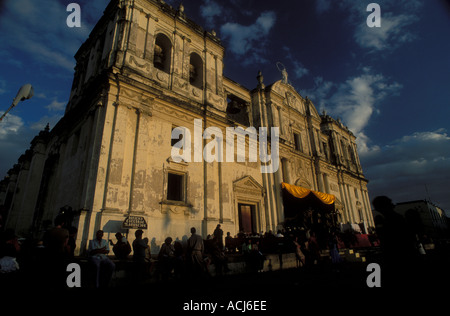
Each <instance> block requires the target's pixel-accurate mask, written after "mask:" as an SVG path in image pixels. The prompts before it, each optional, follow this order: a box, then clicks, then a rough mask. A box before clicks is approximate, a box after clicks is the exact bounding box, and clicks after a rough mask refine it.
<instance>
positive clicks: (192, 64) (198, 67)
mask: <svg viewBox="0 0 450 316" xmlns="http://www.w3.org/2000/svg"><path fill="white" fill-rule="evenodd" d="M189 83H190V84H191V85H193V86H194V87H197V88H199V89H203V60H202V58H201V57H200V56H199V55H198V54H197V53H192V54H191V56H190V58H189Z"/></svg>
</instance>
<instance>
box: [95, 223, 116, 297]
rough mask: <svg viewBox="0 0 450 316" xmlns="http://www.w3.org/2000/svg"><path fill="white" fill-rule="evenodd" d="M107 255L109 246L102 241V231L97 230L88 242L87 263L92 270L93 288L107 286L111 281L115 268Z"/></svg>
mask: <svg viewBox="0 0 450 316" xmlns="http://www.w3.org/2000/svg"><path fill="white" fill-rule="evenodd" d="M108 253H109V244H108V242H107V241H106V239H103V230H98V231H97V233H96V234H95V238H94V239H92V240H91V241H89V247H88V256H89V258H88V262H89V263H90V265H91V266H92V267H93V268H94V280H95V287H97V288H98V287H104V286H107V285H108V283H109V281H111V278H112V275H113V272H114V270H115V268H116V266H115V264H114V262H112V261H111V260H110V259H109V258H108V256H107V254H108Z"/></svg>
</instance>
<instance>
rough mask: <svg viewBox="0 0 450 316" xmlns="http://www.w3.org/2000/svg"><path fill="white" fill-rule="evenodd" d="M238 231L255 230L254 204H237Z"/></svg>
mask: <svg viewBox="0 0 450 316" xmlns="http://www.w3.org/2000/svg"><path fill="white" fill-rule="evenodd" d="M238 213H239V231H240V232H243V233H245V234H251V233H253V232H256V231H257V230H256V209H255V205H251V204H241V203H239V204H238Z"/></svg>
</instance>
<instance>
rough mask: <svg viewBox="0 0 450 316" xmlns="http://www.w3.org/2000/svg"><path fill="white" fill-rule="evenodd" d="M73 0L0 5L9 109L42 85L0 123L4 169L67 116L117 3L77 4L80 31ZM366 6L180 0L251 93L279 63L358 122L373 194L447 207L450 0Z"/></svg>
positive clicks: (1, 106)
mask: <svg viewBox="0 0 450 316" xmlns="http://www.w3.org/2000/svg"><path fill="white" fill-rule="evenodd" d="M71 2H75V1H60V0H39V1H36V0H3V1H0V43H1V46H0V112H3V111H5V110H6V109H7V108H8V107H9V105H10V104H11V102H12V99H13V98H14V97H15V95H16V93H17V91H18V89H19V88H20V86H22V85H23V84H25V83H31V84H32V85H33V87H34V92H35V95H34V97H33V98H32V99H30V100H26V101H24V102H21V103H20V104H19V105H18V106H17V107H16V108H14V109H13V110H12V111H11V112H10V113H9V114H8V115H7V117H6V118H5V119H4V120H3V121H2V122H1V123H0V177H3V176H4V175H6V173H7V171H8V169H9V168H11V167H12V165H13V164H14V163H15V162H16V161H17V158H18V157H19V156H20V154H22V153H23V152H24V151H25V149H27V148H28V147H29V143H30V141H31V140H32V138H33V136H34V135H36V134H37V133H38V132H39V131H40V130H41V129H43V128H44V127H45V125H46V124H47V123H49V124H50V127H53V126H54V125H55V123H56V122H57V121H58V120H59V119H60V118H61V117H62V115H63V113H64V108H65V105H66V104H67V101H68V97H69V92H70V88H71V85H72V78H73V72H74V71H73V68H74V66H75V61H74V58H73V56H74V54H75V53H76V51H77V49H78V48H79V47H80V45H81V44H82V43H83V41H84V40H85V39H86V38H87V36H88V35H89V32H90V30H91V29H92V27H93V26H94V25H95V22H96V21H97V20H98V19H99V17H100V16H101V14H102V12H103V9H104V8H105V7H106V4H107V3H108V0H95V1H88V0H82V1H81V0H80V1H77V2H76V3H78V4H79V5H80V7H81V27H80V28H69V27H68V26H67V24H66V18H67V16H68V15H69V14H70V13H69V12H67V11H66V8H67V5H68V4H69V3H71ZM166 2H167V3H169V4H171V5H173V6H174V7H178V5H179V3H180V2H182V1H181V0H166ZM369 3H371V1H352V0H341V1H334V0H297V1H291V0H278V1H267V0H258V1H257V0H221V1H219V0H189V1H188V0H184V1H183V4H184V6H185V12H186V14H187V16H188V17H189V18H190V19H192V20H193V21H195V22H197V24H199V25H201V26H203V27H204V28H205V29H206V30H212V29H214V30H215V31H216V33H217V34H218V36H219V37H220V38H221V40H222V42H223V44H224V46H225V47H226V59H225V70H224V71H225V75H226V76H227V77H229V78H231V79H233V80H234V81H237V82H239V83H240V84H242V85H244V86H246V87H248V88H249V89H252V88H254V87H255V86H256V83H257V81H256V75H257V73H258V71H259V70H261V71H262V72H263V74H264V80H265V83H266V85H267V84H270V83H272V82H274V81H276V80H278V79H280V78H281V74H280V71H279V70H278V68H277V63H278V65H279V66H280V65H281V64H282V65H284V67H285V68H286V69H287V71H288V74H289V81H290V83H291V85H292V86H294V87H295V88H296V90H297V91H298V92H299V93H300V94H301V95H302V96H304V97H305V96H308V97H309V98H310V99H311V100H313V102H314V104H315V105H316V107H317V109H318V110H319V111H320V112H322V111H323V110H325V111H327V113H328V114H330V115H332V116H333V117H335V118H340V119H341V120H342V121H343V122H344V123H345V124H346V125H347V126H348V127H349V128H350V129H351V130H352V132H353V133H354V134H355V135H356V136H357V138H358V150H359V154H360V158H361V162H362V165H363V170H364V173H365V175H366V177H367V178H368V179H369V181H370V182H369V194H370V196H371V198H373V197H375V196H377V195H388V196H390V197H391V198H392V199H393V201H394V202H395V203H397V202H404V201H409V200H418V199H424V198H429V199H431V201H433V202H434V203H435V204H437V205H439V206H441V207H442V208H444V209H445V210H447V211H450V135H449V133H450V124H449V117H450V40H449V39H450V4H449V1H446V0H427V1H425V0H395V1H394V0H390V1H388V0H382V1H377V2H376V3H377V4H379V6H380V8H381V27H379V28H377V27H374V28H370V27H368V25H367V17H368V16H369V15H370V14H371V12H368V11H367V10H366V9H367V6H368V4H369ZM280 63H281V64H280Z"/></svg>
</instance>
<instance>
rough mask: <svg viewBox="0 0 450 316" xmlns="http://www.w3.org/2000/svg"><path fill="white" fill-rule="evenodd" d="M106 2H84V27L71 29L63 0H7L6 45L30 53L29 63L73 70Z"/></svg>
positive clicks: (0, 23) (0, 25) (2, 21)
mask: <svg viewBox="0 0 450 316" xmlns="http://www.w3.org/2000/svg"><path fill="white" fill-rule="evenodd" d="M94 2H95V3H96V4H95V5H94V4H92V3H94ZM106 5H107V1H105V0H103V1H87V2H86V3H84V1H80V6H81V17H82V19H81V21H82V23H81V28H77V27H74V28H70V27H68V26H67V24H66V19H67V16H68V15H69V14H70V12H67V11H66V8H67V7H66V6H65V5H64V4H62V3H61V2H59V1H54V0H40V1H32V0H14V1H6V2H5V3H4V8H3V12H2V15H1V18H0V32H1V33H2V42H3V45H5V48H9V49H13V50H14V51H21V52H25V53H26V54H28V56H29V57H28V59H27V60H28V62H31V61H34V62H36V63H44V64H45V65H47V66H49V65H50V66H53V67H60V68H63V69H65V70H69V71H70V72H73V68H74V66H75V60H74V58H73V56H74V54H75V53H76V51H77V49H78V48H79V47H80V45H81V43H82V42H83V41H84V40H85V39H86V38H87V37H88V35H89V32H90V30H91V29H92V27H93V23H91V21H93V20H94V19H95V20H96V19H98V18H99V17H100V15H99V13H98V12H100V14H101V12H102V11H103V10H102V9H101V7H103V8H106ZM97 15H98V16H97ZM94 17H95V18H94Z"/></svg>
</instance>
